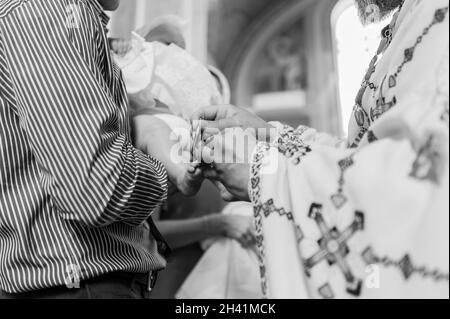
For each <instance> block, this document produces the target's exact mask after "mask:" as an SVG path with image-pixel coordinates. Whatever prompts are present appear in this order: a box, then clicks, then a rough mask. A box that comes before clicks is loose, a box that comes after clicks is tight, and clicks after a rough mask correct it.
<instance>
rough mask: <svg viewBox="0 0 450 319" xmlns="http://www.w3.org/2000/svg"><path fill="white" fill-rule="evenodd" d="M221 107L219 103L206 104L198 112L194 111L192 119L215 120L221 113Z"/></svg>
mask: <svg viewBox="0 0 450 319" xmlns="http://www.w3.org/2000/svg"><path fill="white" fill-rule="evenodd" d="M219 108H220V106H219V105H213V106H206V107H204V108H201V109H199V110H197V111H196V112H194V114H193V115H192V117H191V120H193V121H195V120H207V121H214V120H215V119H216V118H217V115H218V113H219Z"/></svg>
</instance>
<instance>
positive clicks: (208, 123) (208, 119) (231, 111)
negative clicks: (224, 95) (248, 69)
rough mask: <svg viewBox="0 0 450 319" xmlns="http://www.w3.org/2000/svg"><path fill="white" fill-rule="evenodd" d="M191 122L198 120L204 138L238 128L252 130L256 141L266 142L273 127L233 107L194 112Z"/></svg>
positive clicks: (210, 107) (219, 106)
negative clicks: (256, 138) (255, 134)
mask: <svg viewBox="0 0 450 319" xmlns="http://www.w3.org/2000/svg"><path fill="white" fill-rule="evenodd" d="M192 120H193V121H197V120H200V122H201V126H202V129H203V131H204V136H205V137H208V136H210V135H212V134H214V133H216V132H217V131H222V130H224V129H227V128H234V127H239V128H241V129H244V130H246V129H252V130H253V131H254V132H255V133H258V135H257V137H258V139H260V140H261V139H262V140H267V139H268V138H269V137H270V131H271V129H273V126H271V125H270V124H269V123H267V122H266V121H264V120H263V119H261V118H260V117H259V116H257V115H256V114H253V113H251V112H250V111H248V110H246V109H244V108H240V107H237V106H234V105H215V106H207V107H205V108H202V109H200V110H198V111H197V112H195V113H194V114H193V116H192Z"/></svg>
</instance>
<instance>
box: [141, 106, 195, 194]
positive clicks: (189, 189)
mask: <svg viewBox="0 0 450 319" xmlns="http://www.w3.org/2000/svg"><path fill="white" fill-rule="evenodd" d="M133 120H134V123H133V124H134V135H135V146H136V148H138V149H140V150H141V151H143V152H144V153H146V154H148V155H150V156H152V157H154V158H156V159H158V160H159V161H160V162H161V163H163V165H164V166H165V167H166V170H167V174H168V176H169V179H170V181H171V182H172V183H173V184H174V185H175V186H177V188H178V189H179V190H180V191H181V192H182V193H183V194H185V195H188V196H191V195H195V194H196V193H197V192H198V190H199V188H200V186H201V184H202V182H203V176H202V172H201V170H200V168H199V167H198V165H196V164H189V163H184V162H179V161H177V159H175V158H172V152H173V150H174V147H179V145H178V141H177V140H175V139H174V138H171V134H172V130H171V128H170V127H169V126H168V125H167V124H166V123H165V122H163V121H162V120H160V119H159V118H157V117H155V116H152V115H139V116H136V117H135V118H134V119H133ZM172 137H173V136H172Z"/></svg>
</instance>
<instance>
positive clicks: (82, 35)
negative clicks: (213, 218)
mask: <svg viewBox="0 0 450 319" xmlns="http://www.w3.org/2000/svg"><path fill="white" fill-rule="evenodd" d="M118 4H119V1H118V0H28V1H25V0H0V291H1V292H0V299H1V298H143V297H147V293H146V292H147V291H148V290H150V289H148V288H151V286H152V284H153V282H154V279H155V276H154V275H155V274H156V272H157V271H159V270H161V269H163V268H164V267H165V266H166V258H165V251H166V250H167V249H165V248H167V247H166V245H165V244H164V240H163V238H162V236H161V235H160V234H159V232H158V231H157V229H156V227H155V225H154V223H153V221H152V219H151V214H152V212H153V211H154V210H155V209H156V208H157V207H159V206H160V205H161V203H162V202H164V201H165V199H166V197H167V193H168V178H167V173H166V170H165V168H164V166H163V165H162V164H161V163H160V162H159V161H158V160H156V159H154V158H152V157H150V156H148V155H145V154H144V153H142V152H141V151H139V150H137V149H136V148H135V147H133V145H132V141H131V134H130V124H129V123H130V121H129V115H128V111H127V108H128V101H127V94H126V88H125V85H124V83H123V80H122V76H121V72H120V70H119V69H118V68H117V66H116V65H115V64H114V63H113V61H112V58H111V54H110V49H109V47H108V38H107V36H106V31H107V30H106V26H107V23H108V16H107V15H106V14H105V12H104V10H105V9H110V10H112V9H115V8H117V6H118ZM147 221H148V222H147ZM149 274H151V275H149ZM71 288H72V289H71ZM76 288H79V289H76Z"/></svg>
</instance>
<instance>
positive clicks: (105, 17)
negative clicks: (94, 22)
mask: <svg viewBox="0 0 450 319" xmlns="http://www.w3.org/2000/svg"><path fill="white" fill-rule="evenodd" d="M88 3H90V4H91V5H92V8H93V9H94V11H95V13H97V14H98V16H99V18H100V20H101V22H102V24H103V27H104V28H105V29H106V28H107V26H108V23H109V20H110V18H109V16H108V15H107V14H106V12H105V10H104V9H103V7H102V5H101V4H100V3H99V2H98V0H89V1H88Z"/></svg>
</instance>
